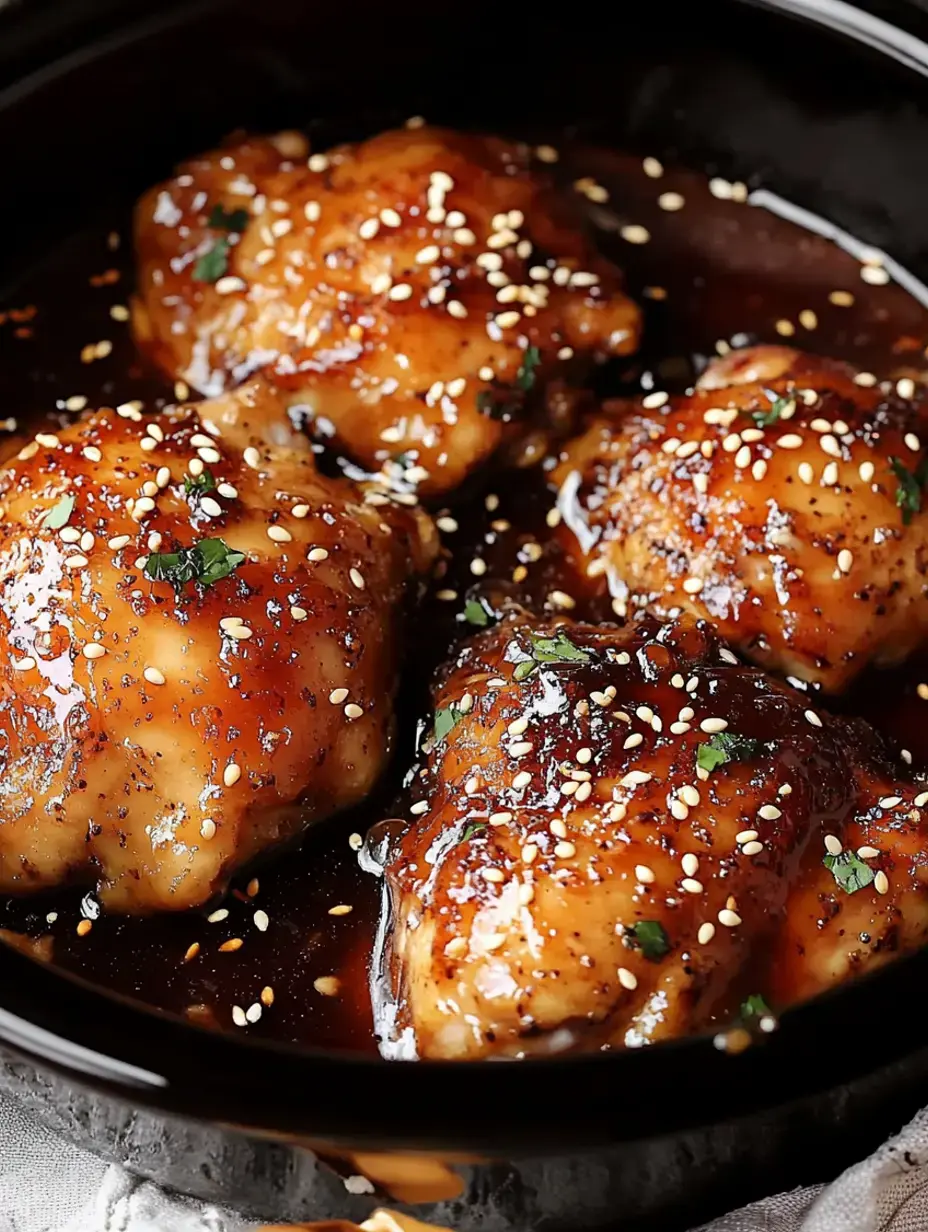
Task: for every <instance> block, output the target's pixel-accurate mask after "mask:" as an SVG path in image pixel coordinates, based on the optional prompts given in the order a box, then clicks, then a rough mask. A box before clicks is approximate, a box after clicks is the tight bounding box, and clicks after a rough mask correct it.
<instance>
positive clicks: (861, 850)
mask: <svg viewBox="0 0 928 1232" xmlns="http://www.w3.org/2000/svg"><path fill="white" fill-rule="evenodd" d="M879 854H880V853H879V851H878V850H877V848H876V847H858V848H857V855H858V856H859V857H860V859H861V860H873V859H875V858H876V856H878V855H879Z"/></svg>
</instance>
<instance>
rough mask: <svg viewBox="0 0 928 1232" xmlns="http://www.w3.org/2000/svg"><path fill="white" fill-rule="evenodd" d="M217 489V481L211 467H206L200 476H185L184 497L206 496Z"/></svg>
mask: <svg viewBox="0 0 928 1232" xmlns="http://www.w3.org/2000/svg"><path fill="white" fill-rule="evenodd" d="M215 488H216V480H215V479H214V478H213V472H212V471H211V470H210V469H209V467H207V466H204V467H203V470H202V471H201V472H200V473H199V475H185V476H184V495H185V496H194V497H199V496H204V495H205V494H206V493H207V492H213V491H215Z"/></svg>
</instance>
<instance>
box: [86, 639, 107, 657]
mask: <svg viewBox="0 0 928 1232" xmlns="http://www.w3.org/2000/svg"><path fill="white" fill-rule="evenodd" d="M83 654H84V658H86V659H102V658H103V656H104V655H105V654H106V647H105V646H101V645H100V643H99V642H86V643H85V645H84V647H83Z"/></svg>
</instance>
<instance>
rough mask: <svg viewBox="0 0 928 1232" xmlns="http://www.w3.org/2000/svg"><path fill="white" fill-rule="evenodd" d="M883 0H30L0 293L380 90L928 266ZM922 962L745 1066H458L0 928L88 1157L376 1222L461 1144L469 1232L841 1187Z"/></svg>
mask: <svg viewBox="0 0 928 1232" xmlns="http://www.w3.org/2000/svg"><path fill="white" fill-rule="evenodd" d="M873 13H879V15H880V16H879V17H877V18H876V19H874V17H873V16H872V15H870V16H868V15H867V14H865V13H863V12H861V11H860V10H858V9H854V8H851V7H850V6H849V5H845V4H841V3H838V2H837V0H832V2H829V0H767V2H766V3H763V4H755V5H748V4H745V3H736V2H734V0H701V2H700V3H699V4H690V5H685V6H681V5H679V4H669V3H666V2H664V0H654V2H652V3H651V4H648V5H644V6H637V5H636V6H634V7H633V8H629V10H628V16H627V17H625V16H624V15H623V14H622V12H621V10H617V8H616V6H612V7H611V8H610V9H609V10H608V11H607V13H606V15H605V16H604V17H598V16H596V14H595V13H594V11H593V10H592V9H589V8H586V9H584V10H578V11H577V12H576V13H569V12H568V11H566V10H564V9H563V8H561V7H558V8H556V9H550V10H547V11H543V10H542V9H541V8H540V7H539V6H531V8H525V7H509V8H507V7H506V6H500V5H496V4H494V5H482V4H471V5H469V6H465V7H457V6H431V7H428V8H426V7H425V6H419V5H415V4H414V5H410V4H406V5H377V6H374V5H367V4H360V5H356V6H353V7H350V8H349V7H348V6H344V7H342V8H335V7H333V8H332V9H323V8H321V7H319V6H311V5H308V4H298V3H294V4H286V3H283V2H282V0H261V3H257V2H252V3H248V2H246V0H239V2H238V3H236V2H231V3H226V4H222V3H213V4H206V5H200V4H186V5H182V4H179V3H170V4H167V5H164V4H162V5H160V6H154V5H147V4H141V3H134V4H131V5H130V4H127V3H119V2H118V0H105V2H103V0H100V2H97V3H85V4H82V5H73V4H72V5H70V6H68V5H64V6H61V5H54V6H53V5H51V4H47V3H46V4H43V3H32V4H30V3H25V4H21V5H19V6H16V5H14V6H13V8H12V9H9V10H5V11H3V12H0V81H3V82H6V83H8V84H7V88H6V91H5V92H4V93H2V94H0V165H2V167H3V177H4V189H5V191H3V192H2V193H0V236H2V237H3V257H2V279H0V280H2V281H3V282H7V281H9V282H13V281H14V280H15V278H16V277H17V276H18V274H19V272H20V271H21V270H22V269H23V268H25V267H26V266H27V265H28V264H29V263H31V262H32V261H33V260H34V258H35V257H36V256H38V255H40V254H41V253H42V251H43V250H44V249H46V248H47V247H48V246H49V245H50V243H52V242H53V241H54V240H55V239H57V238H60V237H61V236H62V235H63V234H64V233H66V232H67V231H69V230H72V229H75V228H76V227H78V226H79V225H80V224H81V223H82V222H83V221H84V220H86V219H89V218H91V217H93V215H94V212H95V211H96V210H97V209H98V208H99V205H100V202H101V201H110V200H116V199H121V200H124V201H125V200H129V199H131V197H132V196H133V194H135V193H136V192H137V191H138V190H139V189H140V188H141V187H142V186H144V185H145V184H147V183H149V182H150V181H151V180H152V179H153V178H155V177H157V176H158V175H160V174H163V173H164V172H165V171H166V170H167V169H168V167H169V166H170V164H171V163H172V162H173V161H174V160H176V159H177V158H179V157H181V156H183V155H185V154H187V153H190V152H192V151H194V150H197V149H199V148H201V147H205V146H208V145H209V144H211V143H213V142H214V141H215V140H216V139H217V138H218V137H220V136H221V135H222V134H223V133H225V132H226V131H227V130H228V129H229V128H230V127H232V126H237V125H244V126H248V127H255V128H270V127H273V126H274V125H287V126H289V125H292V124H293V123H294V121H295V120H299V119H300V118H302V117H306V116H313V115H320V114H325V115H327V116H333V115H334V116H336V117H346V120H347V122H348V124H349V127H352V126H353V127H354V128H355V129H358V130H360V131H363V129H364V127H365V117H367V116H369V115H382V114H383V112H384V111H385V110H386V109H389V110H390V111H391V112H394V113H396V114H398V115H403V114H413V113H418V112H424V113H426V114H428V116H429V118H430V119H432V118H434V119H436V120H447V121H450V122H455V121H456V122H459V123H467V124H471V125H481V126H484V127H486V128H489V129H493V128H499V127H505V128H506V129H508V130H511V131H518V130H519V129H520V126H530V127H531V128H532V129H537V128H539V127H543V126H544V125H545V124H546V123H550V124H556V125H559V126H561V125H563V124H564V123H565V121H567V122H570V121H571V120H574V119H577V120H580V119H588V118H589V117H591V116H592V117H595V120H596V124H597V126H598V131H599V132H600V133H601V134H605V135H607V136H611V140H612V141H613V142H614V144H615V145H616V146H617V147H619V148H623V149H630V150H637V151H638V152H639V153H651V154H657V155H659V156H662V157H667V158H670V159H673V158H677V159H679V160H680V161H682V162H684V163H686V164H689V165H691V166H695V167H703V166H709V167H711V168H712V169H713V170H717V171H718V172H719V173H721V174H724V175H727V176H728V177H729V178H731V179H735V178H741V177H743V178H750V180H751V183H760V184H764V185H769V186H771V187H774V188H775V189H776V190H777V191H778V192H780V193H782V194H783V195H784V196H786V197H788V198H789V199H791V200H793V201H796V202H799V203H801V204H802V205H804V206H806V207H808V208H810V209H813V210H814V211H816V212H817V213H818V214H820V215H823V216H825V217H827V218H830V219H832V220H833V221H835V222H836V223H838V224H839V225H840V226H842V227H844V228H845V229H847V230H848V231H850V232H852V233H853V234H855V235H857V236H859V237H861V238H862V239H864V240H865V241H867V242H869V243H873V244H875V245H877V246H878V247H881V248H884V249H886V250H887V251H888V252H890V253H891V254H892V255H893V256H894V257H896V258H897V259H898V260H899V261H901V262H902V263H903V264H904V265H905V266H907V267H908V268H909V269H911V270H913V271H914V272H915V273H917V274H919V275H920V276H921V277H922V278H923V279H926V280H928V212H926V200H928V114H926V113H928V88H926V75H928V46H926V45H925V44H923V43H922V42H920V41H919V40H918V35H919V33H920V32H921V33H924V32H925V30H926V28H928V18H926V15H925V13H924V12H922V11H920V10H919V9H917V8H915V7H914V6H903V5H892V4H885V3H883V4H880V5H878V6H873ZM890 21H891V22H895V23H897V24H894V25H891V24H887V23H888V22H890ZM9 410H15V408H8V409H7V410H5V411H4V414H6V413H8V411H9ZM926 978H928V953H923V954H918V955H915V956H912V957H909V958H905V959H902V960H900V961H899V962H897V963H896V964H895V965H893V966H890V967H887V968H884V969H883V970H881V971H880V972H878V973H877V974H876V975H874V976H872V977H869V978H866V979H863V980H861V981H860V982H858V983H857V984H855V985H852V986H849V987H845V988H842V989H840V990H838V991H837V992H835V993H833V994H831V995H828V996H825V997H822V998H820V999H818V1000H817V1001H815V1002H813V1003H810V1004H808V1005H805V1006H801V1007H799V1008H797V1009H795V1010H792V1011H789V1012H788V1013H786V1014H785V1015H784V1016H783V1019H782V1021H781V1025H780V1028H779V1030H778V1031H777V1032H775V1033H774V1034H772V1035H771V1036H769V1037H768V1038H766V1039H765V1040H763V1041H762V1042H760V1043H758V1044H756V1045H755V1046H753V1047H751V1048H749V1049H748V1050H747V1051H745V1052H743V1053H741V1054H739V1055H736V1056H732V1055H727V1054H725V1053H723V1052H722V1051H720V1050H719V1049H718V1048H717V1047H716V1046H715V1044H714V1043H713V1041H712V1039H709V1038H699V1039H689V1040H681V1041H679V1042H677V1043H673V1044H669V1045H661V1046H660V1047H656V1048H653V1049H649V1050H644V1051H639V1052H627V1053H614V1054H611V1055H608V1056H595V1057H583V1058H576V1059H561V1060H547V1061H543V1062H532V1063H525V1064H484V1065H470V1064H460V1065H451V1066H448V1065H441V1064H435V1063H417V1064H402V1063H394V1064H390V1063H386V1062H380V1061H375V1060H372V1059H367V1058H364V1057H358V1056H352V1055H350V1054H347V1053H341V1054H340V1053H338V1052H335V1051H325V1052H323V1051H313V1050H309V1049H301V1050H298V1049H296V1048H291V1047H286V1046H282V1045H273V1044H270V1043H267V1042H260V1041H254V1040H249V1039H247V1038H245V1036H244V1035H235V1036H233V1035H228V1034H217V1033H214V1032H206V1031H203V1030H200V1029H198V1028H196V1027H193V1026H190V1025H187V1024H185V1023H183V1022H181V1021H179V1020H177V1019H175V1018H172V1017H170V1016H168V1015H163V1014H159V1013H157V1012H155V1011H152V1010H148V1009H145V1008H143V1007H142V1006H140V1005H139V1004H137V1003H134V1002H131V1001H129V1000H126V999H119V998H116V997H113V996H109V995H107V994H104V993H102V992H101V991H99V990H98V989H95V988H93V987H91V986H90V985H89V984H87V983H85V982H83V981H81V980H79V979H76V978H73V977H68V976H65V975H62V974H60V973H59V972H56V971H55V970H53V969H50V968H47V967H43V966H41V965H39V964H36V963H33V962H31V961H30V960H28V959H26V958H25V957H22V956H21V955H19V954H17V953H15V952H13V951H11V950H7V949H6V948H5V947H0V1040H2V1041H3V1042H4V1045H5V1047H6V1048H7V1049H8V1051H7V1052H6V1054H5V1060H4V1061H3V1068H2V1072H0V1083H2V1084H3V1085H4V1086H5V1087H6V1088H8V1089H9V1090H12V1091H14V1092H15V1093H16V1094H17V1095H18V1096H19V1097H21V1098H22V1099H23V1100H24V1101H25V1102H26V1103H27V1104H28V1105H30V1106H31V1107H32V1108H34V1109H35V1110H36V1111H37V1112H38V1113H39V1114H40V1115H41V1116H42V1117H44V1118H45V1120H46V1121H47V1122H48V1123H50V1124H51V1125H53V1126H54V1127H56V1128H58V1129H60V1130H61V1131H62V1132H63V1133H65V1134H66V1135H68V1136H69V1137H70V1138H72V1139H75V1140H78V1141H80V1142H81V1143H83V1144H84V1145H87V1146H90V1147H91V1148H92V1149H94V1150H96V1151H98V1152H99V1153H101V1154H103V1155H106V1156H108V1157H110V1158H114V1159H118V1160H121V1161H127V1162H128V1163H129V1164H130V1166H131V1167H133V1168H134V1169H136V1170H137V1171H138V1172H140V1173H142V1174H143V1175H146V1176H149V1177H152V1178H154V1179H155V1180H157V1181H159V1182H161V1183H162V1184H166V1185H168V1186H173V1187H175V1188H178V1189H180V1190H182V1191H185V1192H189V1193H194V1194H197V1195H200V1196H202V1197H204V1198H208V1199H210V1200H213V1201H219V1202H228V1203H230V1204H232V1205H237V1206H238V1207H240V1208H242V1209H247V1210H248V1211H250V1212H252V1213H254V1214H255V1215H257V1216H261V1217H265V1218H269V1219H270V1218H273V1219H276V1220H281V1219H284V1218H293V1219H296V1218H302V1219H309V1218H323V1217H328V1218H332V1217H336V1216H338V1217H345V1218H355V1219H358V1218H363V1217H364V1215H365V1214H366V1213H367V1212H368V1211H369V1210H370V1209H371V1208H372V1207H373V1206H374V1205H376V1204H378V1203H381V1202H383V1201H384V1193H383V1192H381V1193H379V1194H371V1193H363V1192H358V1191H359V1190H364V1189H368V1188H370V1186H368V1185H366V1184H364V1183H363V1182H361V1181H358V1179H357V1175H358V1174H359V1172H361V1171H363V1170H366V1171H368V1172H372V1171H373V1172H378V1173H379V1172H382V1170H383V1167H384V1163H383V1157H384V1156H385V1155H391V1154H394V1155H395V1154H396V1153H400V1154H416V1153H426V1154H427V1155H428V1156H430V1157H431V1158H432V1159H437V1160H440V1161H441V1160H444V1161H446V1162H447V1161H451V1173H450V1178H451V1179H450V1181H449V1174H446V1173H443V1172H442V1171H441V1169H433V1170H432V1171H433V1174H434V1175H433V1179H435V1177H437V1178H438V1184H437V1189H435V1190H434V1193H435V1194H436V1195H437V1194H438V1193H440V1192H441V1191H443V1190H444V1189H445V1188H447V1191H448V1192H449V1193H450V1191H451V1190H453V1189H454V1188H455V1184H456V1183H457V1185H458V1187H459V1188H460V1194H459V1196H457V1197H449V1198H438V1199H437V1200H433V1201H432V1202H427V1203H425V1204H423V1205H418V1206H414V1207H409V1208H408V1209H410V1210H415V1213H417V1214H418V1215H419V1216H420V1217H422V1218H427V1219H429V1220H432V1221H434V1222H436V1223H440V1224H447V1225H449V1226H451V1227H453V1228H455V1229H457V1230H458V1232H469V1230H470V1229H478V1228H479V1229H482V1230H483V1232H503V1230H504V1229H521V1230H525V1232H527V1230H528V1229H535V1230H537V1232H545V1230H547V1229H551V1230H554V1229H565V1230H566V1229H571V1230H575V1229H580V1228H598V1227H620V1228H633V1227H635V1228H637V1227H648V1228H658V1227H659V1228H668V1229H669V1228H676V1227H680V1228H683V1227H688V1226H692V1225H694V1224H696V1223H698V1222H699V1221H700V1220H702V1219H704V1218H707V1217H709V1216H710V1215H712V1214H715V1213H718V1212H720V1211H721V1210H723V1209H728V1208H732V1207H735V1206H737V1205H739V1204H741V1203H744V1202H746V1201H749V1200H751V1199H753V1198H757V1197H760V1196H763V1195H765V1194H768V1193H771V1192H774V1191H776V1190H779V1189H783V1188H786V1187H789V1186H793V1185H797V1184H804V1183H811V1182H815V1181H821V1180H827V1179H829V1178H831V1177H832V1176H834V1175H835V1174H836V1172H837V1171H839V1170H840V1169H841V1168H842V1167H844V1166H846V1165H848V1164H849V1163H851V1162H853V1161H854V1160H855V1159H856V1158H859V1157H860V1156H861V1155H862V1154H864V1153H865V1152H867V1151H869V1150H870V1149H872V1148H873V1147H874V1146H875V1145H877V1143H879V1142H880V1141H881V1140H882V1139H883V1138H884V1137H885V1136H886V1135H887V1134H889V1133H891V1132H892V1131H894V1130H896V1129H898V1128H899V1127H901V1125H902V1124H903V1123H904V1122H905V1120H906V1119H907V1118H908V1117H909V1116H910V1115H911V1114H913V1113H914V1112H915V1111H916V1110H917V1109H918V1108H919V1107H921V1106H922V1105H923V1104H925V1103H928V1024H926V1021H925V1011H924V1009H923V1006H924V1004H925V1001H924V996H923V989H924V987H925V983H924V981H925V980H926ZM314 1152H315V1153H314ZM357 1152H364V1153H367V1154H368V1155H371V1154H376V1155H378V1157H379V1159H378V1161H373V1162H372V1161H371V1160H370V1159H368V1160H367V1161H366V1162H365V1161H361V1162H359V1161H354V1162H351V1161H349V1160H348V1155H349V1154H351V1153H357ZM340 1173H341V1174H343V1175H344V1176H349V1177H350V1176H354V1177H355V1179H354V1180H349V1181H348V1183H347V1184H346V1183H345V1181H344V1180H343V1179H342V1175H340ZM423 1177H424V1173H423ZM455 1178H459V1180H458V1181H457V1182H456V1181H455ZM420 1179H422V1177H420ZM412 1196H415V1194H412ZM387 1200H391V1199H389V1197H388V1198H387ZM391 1201H392V1200H391ZM392 1204H393V1205H395V1206H401V1205H402V1203H399V1202H396V1201H392Z"/></svg>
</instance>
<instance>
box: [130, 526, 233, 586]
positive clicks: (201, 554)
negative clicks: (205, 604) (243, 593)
mask: <svg viewBox="0 0 928 1232" xmlns="http://www.w3.org/2000/svg"><path fill="white" fill-rule="evenodd" d="M244 560H245V553H244V552H236V551H233V549H232V548H230V547H229V546H228V544H226V543H223V541H222V540H221V539H202V540H201V541H200V542H199V543H195V544H194V545H193V547H190V548H181V549H180V550H179V551H177V552H152V554H151V555H150V556H149V558H148V560H147V561H146V562H145V575H146V576H147V577H149V578H151V580H152V581H153V582H168V583H169V584H170V585H171V586H173V587H174V589H175V591H176V592H177V594H180V592H181V591H182V590H183V588H184V587H185V586H186V585H187V583H188V582H195V583H196V584H197V585H198V586H203V587H205V586H212V585H214V584H215V583H216V582H221V581H222V579H223V578H227V577H229V575H230V574H231V573H233V572H234V571H235V570H236V569H237V568H238V567H239V565H240V564H242V562H243V561H244Z"/></svg>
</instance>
